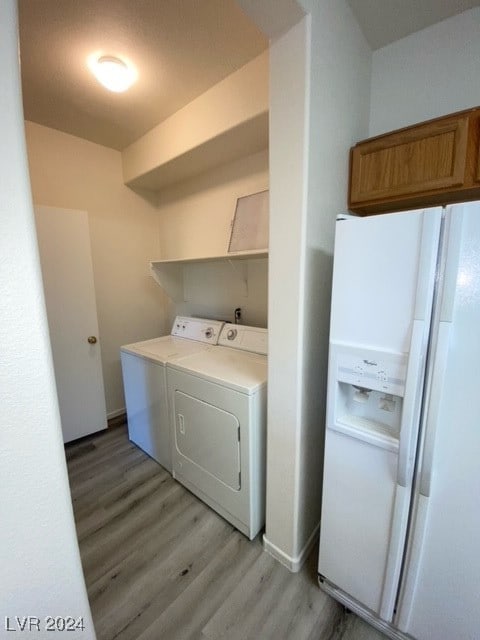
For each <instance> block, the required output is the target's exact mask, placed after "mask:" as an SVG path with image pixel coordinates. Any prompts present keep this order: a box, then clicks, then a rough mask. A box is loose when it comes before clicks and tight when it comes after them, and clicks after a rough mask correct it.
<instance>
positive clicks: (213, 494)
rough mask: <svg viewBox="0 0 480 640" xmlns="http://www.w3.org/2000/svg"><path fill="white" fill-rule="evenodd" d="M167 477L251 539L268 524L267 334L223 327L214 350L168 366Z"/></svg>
mask: <svg viewBox="0 0 480 640" xmlns="http://www.w3.org/2000/svg"><path fill="white" fill-rule="evenodd" d="M167 388H168V403H169V410H170V420H171V433H172V474H173V477H174V478H175V479H176V480H178V481H179V482H180V483H181V484H183V485H184V486H185V487H186V488H187V489H189V490H190V491H191V492H192V493H194V494H195V495H196V496H198V497H199V498H200V499H201V500H203V501H204V502H205V503H206V504H208V505H209V506H210V507H212V508H213V509H215V511H217V512H218V513H219V514H220V515H221V516H223V517H224V518H225V519H226V520H228V521H229V522H231V523H232V524H233V525H234V526H235V527H236V528H237V529H239V530H240V531H241V532H242V533H244V534H245V535H246V536H248V538H250V539H253V538H254V537H255V536H256V535H257V534H258V532H259V531H260V530H261V529H262V528H263V526H264V524H265V439H266V410H267V330H266V329H259V328H256V327H247V326H241V325H233V324H229V323H227V324H225V325H224V327H223V328H222V330H221V333H220V337H219V340H218V346H215V347H209V348H208V349H205V350H203V351H201V352H197V353H195V354H192V355H189V356H186V357H184V358H181V359H179V360H175V361H171V362H169V363H168V364H167Z"/></svg>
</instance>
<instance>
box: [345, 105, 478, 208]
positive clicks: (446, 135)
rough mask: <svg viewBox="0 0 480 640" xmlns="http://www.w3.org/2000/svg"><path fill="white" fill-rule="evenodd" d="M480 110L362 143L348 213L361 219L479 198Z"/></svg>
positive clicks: (353, 158) (355, 152) (353, 156)
mask: <svg viewBox="0 0 480 640" xmlns="http://www.w3.org/2000/svg"><path fill="white" fill-rule="evenodd" d="M479 142H480V107H478V108H475V109H470V110H468V111H462V112H459V113H455V114H451V115H448V116H444V117H442V118H436V119H435V120H430V121H428V122H423V123H420V124H416V125H413V126H411V127H406V128H404V129H399V130H397V131H393V132H390V133H386V134H383V135H381V136H377V137H375V138H369V139H368V140H363V141H361V142H358V143H357V144H356V145H355V146H354V147H352V149H351V152H350V185H349V209H350V210H351V211H353V212H355V213H359V214H361V215H370V214H375V213H384V212H387V211H398V210H401V209H412V208H418V207H424V206H431V205H437V204H447V203H451V202H460V201H466V200H476V199H479V198H480V154H479V146H480V145H479Z"/></svg>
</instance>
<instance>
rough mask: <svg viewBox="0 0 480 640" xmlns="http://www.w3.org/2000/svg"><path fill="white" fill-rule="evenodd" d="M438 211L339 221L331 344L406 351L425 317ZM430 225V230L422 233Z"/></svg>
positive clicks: (435, 245)
mask: <svg viewBox="0 0 480 640" xmlns="http://www.w3.org/2000/svg"><path fill="white" fill-rule="evenodd" d="M440 219H441V209H440V208H438V209H429V210H427V211H425V212H423V211H413V212H405V213H394V214H386V215H380V216H372V217H369V218H357V219H349V220H344V221H339V222H337V227H336V235H335V260H334V273H333V293H332V312H331V324H330V340H331V341H332V342H340V343H346V344H351V345H363V346H364V347H367V348H371V349H376V350H378V351H391V352H395V353H407V352H408V351H409V350H410V341H411V332H412V321H413V318H414V317H415V318H418V319H420V320H422V319H425V310H426V309H427V308H428V302H429V300H428V299H429V296H430V295H431V291H432V287H431V284H432V283H431V273H430V269H429V265H428V264H425V262H427V263H429V262H430V263H431V253H432V252H434V253H435V254H436V250H437V245H438V234H439V225H440ZM425 227H428V229H425Z"/></svg>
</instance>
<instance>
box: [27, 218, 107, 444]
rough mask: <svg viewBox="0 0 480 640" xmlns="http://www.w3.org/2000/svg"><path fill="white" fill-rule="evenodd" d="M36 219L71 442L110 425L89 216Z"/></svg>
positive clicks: (65, 425)
mask: <svg viewBox="0 0 480 640" xmlns="http://www.w3.org/2000/svg"><path fill="white" fill-rule="evenodd" d="M35 215H36V225H37V237H38V247H39V252H40V262H41V266H42V276H43V286H44V291H45V302H46V306H47V316H48V326H49V330H50V341H51V344H52V354H53V363H54V368H55V378H56V383H57V393H58V401H59V406H60V416H61V420H62V430H63V440H64V442H69V441H70V440H75V439H76V438H81V437H82V436H86V435H88V434H89V433H93V432H95V431H99V430H100V429H105V428H106V426H107V418H106V408H105V393H104V387H103V375H102V361H101V355H100V344H99V341H98V321H97V309H96V304H95V288H94V282H93V266H92V256H91V251H90V234H89V227H88V215H87V213H86V212H85V211H76V210H74V209H57V208H53V207H43V206H37V207H35ZM89 338H90V339H91V341H92V342H93V338H95V340H96V342H93V344H92V343H90V342H89V341H88V339H89Z"/></svg>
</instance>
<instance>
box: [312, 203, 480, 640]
mask: <svg viewBox="0 0 480 640" xmlns="http://www.w3.org/2000/svg"><path fill="white" fill-rule="evenodd" d="M340 218H342V216H340V217H339V219H338V221H337V225H336V236H335V255H334V273H333V291H332V309H331V326H330V352H329V353H330V355H329V372H328V400H327V421H326V427H327V428H326V440H325V464H324V480H323V497H322V519H321V529H320V553H319V565H318V573H319V584H320V586H321V587H322V588H323V589H324V590H326V591H327V592H328V593H330V594H331V595H333V596H334V597H335V598H336V599H337V600H339V601H340V602H342V603H343V604H345V605H346V606H347V607H348V608H350V609H351V610H353V611H355V612H356V613H358V614H359V615H361V616H362V617H364V618H365V619H367V620H368V621H370V622H371V623H372V624H373V625H374V626H376V627H377V628H379V629H381V630H382V631H384V632H385V633H386V634H387V635H389V636H390V637H392V638H399V639H401V638H415V639H417V640H474V639H478V638H480V203H468V204H462V205H455V206H449V207H447V208H440V207H439V208H434V209H427V210H424V211H412V212H404V213H394V214H386V215H379V216H373V217H367V218H356V217H353V216H343V218H344V219H340Z"/></svg>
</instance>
